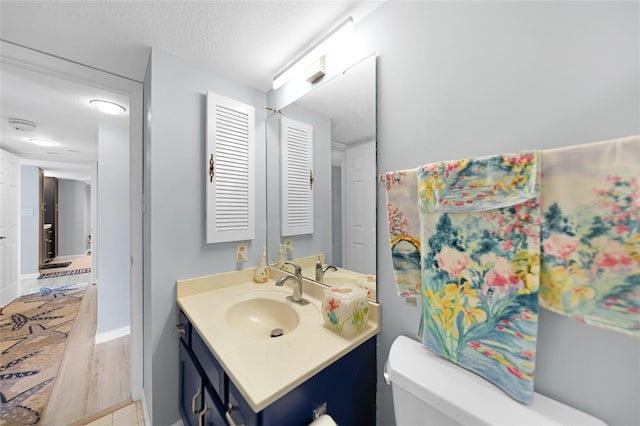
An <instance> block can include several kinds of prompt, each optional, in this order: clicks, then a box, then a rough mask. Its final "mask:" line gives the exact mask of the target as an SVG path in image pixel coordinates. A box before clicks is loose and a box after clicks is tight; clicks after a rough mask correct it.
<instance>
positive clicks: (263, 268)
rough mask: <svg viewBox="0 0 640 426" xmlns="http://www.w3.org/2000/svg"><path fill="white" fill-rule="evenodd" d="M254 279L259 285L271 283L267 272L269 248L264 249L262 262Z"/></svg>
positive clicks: (257, 267)
mask: <svg viewBox="0 0 640 426" xmlns="http://www.w3.org/2000/svg"><path fill="white" fill-rule="evenodd" d="M253 279H254V281H255V282H257V283H266V282H267V281H269V271H268V270H267V248H266V247H262V255H261V256H260V262H259V263H258V266H256V272H255V274H254V276H253Z"/></svg>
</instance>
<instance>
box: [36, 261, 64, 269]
mask: <svg viewBox="0 0 640 426" xmlns="http://www.w3.org/2000/svg"><path fill="white" fill-rule="evenodd" d="M69 265H71V262H57V263H45V264H44V265H42V269H55V268H66V267H67V266H69Z"/></svg>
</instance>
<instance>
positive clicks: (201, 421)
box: [198, 405, 209, 426]
mask: <svg viewBox="0 0 640 426" xmlns="http://www.w3.org/2000/svg"><path fill="white" fill-rule="evenodd" d="M207 411H209V407H207V406H206V405H205V406H204V408H203V409H202V411H200V413H199V414H198V426H203V425H204V415H205V413H206V412H207Z"/></svg>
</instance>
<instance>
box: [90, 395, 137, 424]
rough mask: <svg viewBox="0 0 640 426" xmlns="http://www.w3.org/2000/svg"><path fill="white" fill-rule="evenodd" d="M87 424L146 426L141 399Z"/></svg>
mask: <svg viewBox="0 0 640 426" xmlns="http://www.w3.org/2000/svg"><path fill="white" fill-rule="evenodd" d="M86 426H144V415H143V414H142V404H141V403H140V401H136V402H132V403H131V404H129V405H127V406H126V407H122V408H120V409H119V410H116V411H114V412H112V413H109V414H107V415H106V416H104V417H100V418H99V419H97V420H94V421H92V422H91V423H88V424H87V425H86Z"/></svg>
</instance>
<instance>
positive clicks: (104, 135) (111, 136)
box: [92, 122, 131, 334]
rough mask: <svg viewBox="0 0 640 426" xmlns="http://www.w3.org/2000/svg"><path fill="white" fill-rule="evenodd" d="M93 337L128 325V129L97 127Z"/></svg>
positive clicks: (105, 124) (123, 126)
mask: <svg viewBox="0 0 640 426" xmlns="http://www.w3.org/2000/svg"><path fill="white" fill-rule="evenodd" d="M98 159H99V161H98V185H97V186H98V194H97V196H98V197H97V208H96V210H97V224H98V229H97V235H96V236H95V241H92V245H95V246H96V247H95V251H96V252H98V253H99V254H98V255H97V258H98V274H97V281H98V295H99V296H98V324H97V331H96V333H97V334H100V333H105V332H108V331H112V330H117V329H119V328H122V327H128V326H129V324H130V310H131V307H130V294H131V291H130V288H129V283H130V281H131V279H130V266H129V265H130V260H129V259H130V252H131V250H130V237H129V215H128V212H129V128H128V126H127V124H126V122H125V123H123V124H119V123H117V122H113V123H111V122H102V123H100V124H99V126H98Z"/></svg>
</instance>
